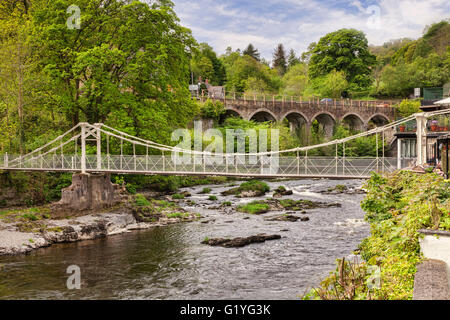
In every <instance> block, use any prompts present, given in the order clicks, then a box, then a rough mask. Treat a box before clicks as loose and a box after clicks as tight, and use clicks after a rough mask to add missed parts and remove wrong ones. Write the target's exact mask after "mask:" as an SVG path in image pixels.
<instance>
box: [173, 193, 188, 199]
mask: <svg viewBox="0 0 450 320" xmlns="http://www.w3.org/2000/svg"><path fill="white" fill-rule="evenodd" d="M185 198H186V197H185V195H183V194H179V193H175V194H174V195H173V196H172V199H174V200H183V199H185Z"/></svg>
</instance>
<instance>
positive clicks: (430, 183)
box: [305, 171, 450, 300]
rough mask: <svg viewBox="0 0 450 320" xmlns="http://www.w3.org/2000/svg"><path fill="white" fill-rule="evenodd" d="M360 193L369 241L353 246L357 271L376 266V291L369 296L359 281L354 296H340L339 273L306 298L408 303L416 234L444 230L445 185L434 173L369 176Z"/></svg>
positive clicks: (449, 199) (449, 198) (448, 207)
mask: <svg viewBox="0 0 450 320" xmlns="http://www.w3.org/2000/svg"><path fill="white" fill-rule="evenodd" d="M365 188H366V189H367V190H368V194H367V197H366V199H365V200H364V201H363V202H362V207H363V209H364V210H365V211H366V212H367V215H366V219H367V220H368V221H369V222H370V223H371V236H370V237H369V238H367V239H365V240H364V241H363V242H362V243H361V244H360V246H359V250H360V254H361V256H362V258H363V259H364V261H365V263H362V264H360V265H359V266H358V268H363V273H364V274H368V273H369V272H368V268H370V267H371V266H372V267H373V266H378V267H380V269H381V284H382V285H381V288H380V289H374V290H372V291H370V290H369V288H368V287H367V282H366V281H364V282H360V283H359V285H358V287H357V288H354V289H355V290H356V291H355V292H357V293H358V294H356V295H355V294H354V295H351V296H350V297H346V295H345V292H344V291H345V290H344V289H345V288H343V287H342V286H340V285H339V283H341V282H342V281H343V279H342V276H343V274H340V273H339V270H337V273H338V274H337V273H336V272H333V273H332V274H331V275H330V277H328V278H327V279H325V280H324V281H323V282H322V283H321V287H320V288H318V289H317V290H312V291H311V292H310V294H309V295H307V296H306V297H305V298H306V299H316V298H322V299H346V298H348V299H383V300H391V299H392V300H409V299H412V296H413V289H414V277H415V273H416V271H417V269H416V266H417V264H418V263H420V261H421V259H422V257H421V255H420V243H419V238H420V234H419V232H418V231H419V230H420V229H424V228H432V229H437V228H441V229H444V230H450V229H449V227H450V225H448V222H449V220H450V219H449V214H450V194H449V192H450V191H449V190H450V185H449V182H448V180H444V179H443V178H442V177H440V176H438V175H436V174H424V175H420V174H415V173H412V172H405V171H403V172H397V173H395V174H392V175H390V176H387V177H382V176H380V175H378V174H373V176H372V178H371V179H370V180H369V181H368V183H367V185H366V186H365ZM364 270H365V271H364ZM346 276H349V277H352V275H351V274H346ZM336 279H337V280H338V281H335V280H336Z"/></svg>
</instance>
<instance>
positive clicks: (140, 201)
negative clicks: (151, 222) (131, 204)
mask: <svg viewBox="0 0 450 320" xmlns="http://www.w3.org/2000/svg"><path fill="white" fill-rule="evenodd" d="M134 201H135V204H136V205H137V206H138V207H147V206H149V205H150V204H151V203H150V201H148V200H147V198H146V197H144V196H143V195H142V194H137V195H136V196H135V198H134Z"/></svg>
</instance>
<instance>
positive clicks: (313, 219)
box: [0, 180, 370, 300]
mask: <svg viewBox="0 0 450 320" xmlns="http://www.w3.org/2000/svg"><path fill="white" fill-rule="evenodd" d="M362 183H363V182H362V181H359V180H348V181H331V180H297V181H283V182H268V184H269V185H270V186H271V188H272V189H274V188H276V187H278V186H280V185H283V186H286V187H287V188H288V189H293V190H294V195H293V196H288V197H284V198H286V199H289V198H291V199H308V200H313V201H321V202H339V203H341V204H342V208H335V207H332V208H326V209H314V210H309V211H308V214H307V216H308V217H309V218H310V221H308V222H268V221H265V220H264V218H267V217H270V216H272V215H275V214H276V213H274V212H271V213H268V214H266V215H263V216H249V215H247V214H243V213H237V212H235V211H231V212H228V213H225V212H221V211H220V210H215V209H212V208H211V206H212V204H213V203H212V202H211V201H209V200H208V197H209V195H199V194H198V193H199V192H200V191H201V190H202V189H203V188H204V187H205V186H201V187H196V188H187V189H184V190H186V191H189V192H191V193H192V195H193V197H192V198H191V200H193V201H195V202H196V205H194V206H190V207H189V206H187V204H185V205H183V207H185V208H186V209H188V210H189V211H192V212H198V213H200V214H202V215H203V216H204V217H205V219H203V220H208V221H210V222H209V223H206V224H205V223H201V222H200V221H199V222H193V223H185V224H178V225H173V226H168V227H162V228H155V229H152V230H146V231H139V232H133V233H128V234H124V235H117V236H111V237H107V238H103V239H97V240H93V241H84V242H78V243H72V244H58V245H54V246H52V247H49V248H45V249H40V250H38V251H35V252H33V253H31V254H29V255H26V256H16V257H0V299H192V300H201V299H258V300H259V299H261V300H268V299H283V300H291V299H298V298H299V296H300V295H302V294H304V293H305V292H306V291H307V290H309V289H310V288H311V287H313V286H316V285H317V284H318V283H319V282H320V281H321V279H322V278H323V277H324V276H326V275H327V274H328V273H329V272H330V271H331V270H334V268H335V260H336V259H337V258H342V257H348V256H349V255H350V254H351V252H352V251H353V250H355V249H356V248H357V246H358V244H359V243H360V242H361V240H362V239H364V238H365V237H367V236H368V235H369V230H370V229H369V225H368V224H366V223H364V221H363V217H364V213H363V211H362V210H361V208H360V201H361V200H362V199H363V197H364V195H361V194H336V195H324V194H322V193H321V192H320V191H323V190H327V189H328V188H330V187H334V186H336V185H341V184H345V185H347V186H348V187H350V188H359V187H361V186H362ZM210 187H211V189H213V190H212V192H211V194H213V195H216V196H217V197H218V198H219V201H217V202H216V206H217V205H218V204H220V203H222V202H223V201H232V202H233V205H234V206H235V205H236V204H238V203H240V202H248V201H252V200H255V199H245V200H244V199H236V198H234V197H224V196H221V195H220V192H222V191H224V190H227V189H229V188H230V187H226V186H210ZM267 197H271V194H268V195H267ZM278 214H279V213H278ZM302 216H303V215H302ZM248 218H249V219H248ZM259 233H267V234H280V235H282V237H283V238H282V239H281V240H275V241H268V242H265V243H262V244H253V245H250V246H247V247H244V248H239V249H236V248H221V247H209V246H206V245H202V244H201V242H202V241H203V240H204V239H205V238H206V237H209V238H216V237H223V238H228V237H231V238H234V237H243V236H251V235H256V234H259ZM71 265H77V266H79V267H80V270H81V287H82V288H81V290H68V289H67V287H66V281H67V278H68V276H69V275H68V274H66V270H67V268H68V267H69V266H71Z"/></svg>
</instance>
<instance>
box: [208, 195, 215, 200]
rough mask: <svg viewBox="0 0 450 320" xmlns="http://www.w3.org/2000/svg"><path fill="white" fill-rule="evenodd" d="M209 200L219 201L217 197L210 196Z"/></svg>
mask: <svg viewBox="0 0 450 320" xmlns="http://www.w3.org/2000/svg"><path fill="white" fill-rule="evenodd" d="M208 200H209V201H217V197H216V196H209V198H208Z"/></svg>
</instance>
